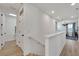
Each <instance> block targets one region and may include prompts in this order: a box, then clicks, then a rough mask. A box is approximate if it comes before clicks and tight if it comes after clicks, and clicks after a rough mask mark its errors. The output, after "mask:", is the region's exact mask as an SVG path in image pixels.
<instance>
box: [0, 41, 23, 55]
mask: <svg viewBox="0 0 79 59" xmlns="http://www.w3.org/2000/svg"><path fill="white" fill-rule="evenodd" d="M22 55H23V52H22V50H21V49H20V48H19V47H18V46H16V41H10V42H6V43H5V46H4V47H3V48H2V49H1V50H0V56H22Z"/></svg>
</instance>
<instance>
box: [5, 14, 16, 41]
mask: <svg viewBox="0 0 79 59" xmlns="http://www.w3.org/2000/svg"><path fill="white" fill-rule="evenodd" d="M5 26H6V30H5V32H6V39H7V41H12V40H15V38H14V36H15V26H16V17H13V16H9V15H6V16H5Z"/></svg>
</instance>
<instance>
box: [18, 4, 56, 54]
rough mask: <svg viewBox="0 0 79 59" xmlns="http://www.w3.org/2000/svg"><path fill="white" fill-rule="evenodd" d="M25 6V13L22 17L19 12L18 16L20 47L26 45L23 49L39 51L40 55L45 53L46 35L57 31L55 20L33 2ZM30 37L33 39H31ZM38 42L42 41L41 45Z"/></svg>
mask: <svg viewBox="0 0 79 59" xmlns="http://www.w3.org/2000/svg"><path fill="white" fill-rule="evenodd" d="M23 7H24V14H23V15H22V19H21V18H20V16H19V14H18V18H17V20H18V21H17V23H18V24H17V36H18V37H19V38H18V37H17V38H18V40H17V44H18V45H19V46H20V47H24V48H22V49H23V50H24V51H26V52H27V51H30V52H35V53H36V52H37V54H39V55H44V54H45V46H44V45H45V37H44V35H46V34H51V33H53V32H55V28H54V27H55V24H54V23H55V21H53V19H52V18H51V17H49V16H48V15H47V14H45V13H44V12H42V11H41V10H40V9H38V8H37V7H35V6H33V5H31V4H24V5H23ZM19 21H20V22H19ZM22 34H24V37H23V38H22V39H20V38H21V35H22ZM29 37H30V38H31V39H32V40H30V39H29ZM22 40H23V41H22ZM19 41H20V43H18V42H19ZM34 41H35V42H36V43H35V42H34ZM22 42H23V43H24V44H23V43H22ZM28 42H29V43H28ZM38 42H39V43H41V45H40V44H38ZM31 43H33V44H31ZM36 48H37V49H36ZM39 52H41V53H39Z"/></svg>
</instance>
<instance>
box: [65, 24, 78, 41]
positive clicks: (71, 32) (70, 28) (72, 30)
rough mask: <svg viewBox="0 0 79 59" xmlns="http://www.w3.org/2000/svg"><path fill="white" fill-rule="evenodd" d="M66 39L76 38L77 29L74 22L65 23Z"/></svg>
mask: <svg viewBox="0 0 79 59" xmlns="http://www.w3.org/2000/svg"><path fill="white" fill-rule="evenodd" d="M66 39H71V40H78V30H77V24H76V23H68V24H66Z"/></svg>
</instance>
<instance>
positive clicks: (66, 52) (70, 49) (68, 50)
mask: <svg viewBox="0 0 79 59" xmlns="http://www.w3.org/2000/svg"><path fill="white" fill-rule="evenodd" d="M61 56H79V42H78V41H75V40H67V42H66V45H65V46H64V48H63V51H62V53H61Z"/></svg>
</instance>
